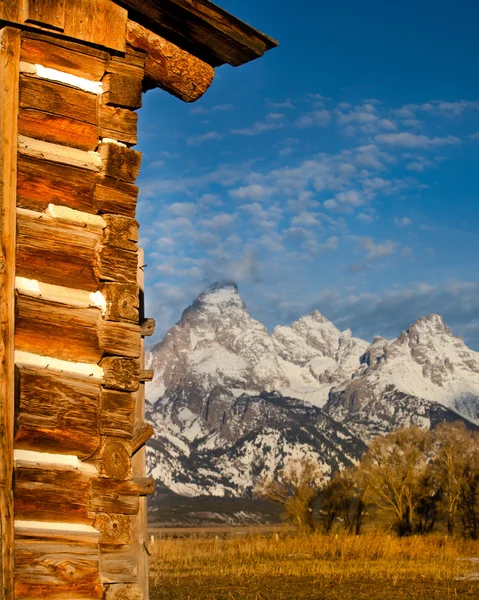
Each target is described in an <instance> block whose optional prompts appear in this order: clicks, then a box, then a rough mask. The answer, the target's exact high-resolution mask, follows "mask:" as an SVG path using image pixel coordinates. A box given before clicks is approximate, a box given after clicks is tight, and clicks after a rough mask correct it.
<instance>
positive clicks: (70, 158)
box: [18, 135, 101, 172]
mask: <svg viewBox="0 0 479 600" xmlns="http://www.w3.org/2000/svg"><path fill="white" fill-rule="evenodd" d="M18 151H19V152H20V154H22V155H23V156H31V157H34V158H41V159H44V160H48V161H51V162H57V163H61V164H64V165H70V166H72V167H79V168H80V169H88V170H89V171H95V172H98V171H99V170H100V167H101V159H100V156H99V155H98V154H97V153H96V152H85V151H84V150H78V149H77V148H70V147H68V146H62V145H60V144H51V143H50V142H44V141H42V140H36V139H34V138H30V137H27V136H24V135H19V136H18Z"/></svg>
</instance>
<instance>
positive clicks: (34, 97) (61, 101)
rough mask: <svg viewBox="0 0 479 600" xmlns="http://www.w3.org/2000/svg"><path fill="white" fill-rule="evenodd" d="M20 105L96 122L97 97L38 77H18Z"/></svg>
mask: <svg viewBox="0 0 479 600" xmlns="http://www.w3.org/2000/svg"><path fill="white" fill-rule="evenodd" d="M20 106H21V108H31V109H35V110H40V111H44V112H46V113H51V114H52V115H58V116H61V117H69V118H70V119H75V120H77V121H82V122H83V123H88V124H90V125H96V124H97V122H98V113H97V98H96V96H95V95H94V94H89V93H88V92H85V91H83V90H79V89H76V88H73V87H70V86H69V85H64V84H62V83H57V82H55V81H47V80H45V79H41V78H39V77H30V76H28V75H22V76H21V77H20Z"/></svg>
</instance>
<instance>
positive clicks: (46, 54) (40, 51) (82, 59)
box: [21, 31, 109, 81]
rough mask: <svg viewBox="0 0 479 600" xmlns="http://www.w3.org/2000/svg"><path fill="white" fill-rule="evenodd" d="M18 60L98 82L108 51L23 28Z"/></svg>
mask: <svg viewBox="0 0 479 600" xmlns="http://www.w3.org/2000/svg"><path fill="white" fill-rule="evenodd" d="M21 60H22V61H25V62H29V63H32V64H39V65H43V66H44V67H48V68H50V69H57V70H58V71H63V72H64V73H70V74H71V75H76V76H77V77H83V78H85V79H89V80H92V81H100V80H101V78H102V77H103V75H104V73H105V70H106V66H107V64H108V61H109V54H108V52H105V51H104V50H98V49H97V48H93V47H92V46H87V45H85V44H79V43H77V42H73V41H70V40H63V39H60V38H55V37H51V36H47V35H44V34H41V33H34V32H30V31H28V32H27V31H24V32H22V52H21Z"/></svg>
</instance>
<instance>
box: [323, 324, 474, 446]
mask: <svg viewBox="0 0 479 600" xmlns="http://www.w3.org/2000/svg"><path fill="white" fill-rule="evenodd" d="M325 410H326V411H327V412H328V414H330V415H331V416H333V417H334V418H335V419H337V420H338V421H340V422H342V423H343V424H345V425H347V426H348V428H349V429H351V430H352V431H355V432H356V433H357V434H358V435H359V437H361V438H362V439H363V440H365V441H367V440H368V439H369V438H370V437H371V436H372V435H374V434H377V433H383V432H386V431H390V430H391V429H395V428H398V427H402V426H404V425H408V424H411V423H413V424H417V425H421V426H424V427H433V426H434V425H435V424H436V423H438V422H441V421H444V420H447V421H451V420H456V419H457V418H458V415H459V416H461V417H464V418H465V419H467V420H468V421H471V422H473V423H476V424H477V423H479V353H478V352H474V351H473V350H470V349H469V348H468V347H467V346H466V344H465V343H464V342H463V340H462V339H461V338H460V337H456V336H454V335H453V334H452V332H451V330H450V329H449V327H447V325H446V324H445V323H444V320H443V319H442V317H440V316H439V315H430V316H429V317H427V318H426V317H421V318H420V319H419V320H418V321H416V323H414V324H413V325H411V326H410V327H409V329H408V330H407V331H403V332H402V333H401V335H400V336H399V337H398V338H397V339H396V340H394V341H392V342H388V341H387V340H386V339H384V338H381V337H377V338H375V339H374V341H373V343H372V344H371V346H369V348H368V349H367V351H366V352H365V354H364V355H363V356H362V357H361V367H360V369H359V372H358V375H357V376H356V377H355V378H354V379H353V380H351V381H345V382H344V383H343V384H342V385H341V386H338V387H335V388H333V389H332V390H331V392H330V396H329V400H328V402H327V405H326V406H325Z"/></svg>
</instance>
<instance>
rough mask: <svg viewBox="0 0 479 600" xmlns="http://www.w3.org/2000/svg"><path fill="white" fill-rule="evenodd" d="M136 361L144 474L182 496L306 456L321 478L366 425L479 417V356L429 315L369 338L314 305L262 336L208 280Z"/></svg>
mask: <svg viewBox="0 0 479 600" xmlns="http://www.w3.org/2000/svg"><path fill="white" fill-rule="evenodd" d="M148 367H149V368H150V369H154V371H155V376H154V379H153V381H152V382H151V383H150V384H148V386H147V400H148V410H147V417H148V418H149V420H150V421H151V422H152V423H153V425H154V428H155V436H154V438H153V439H152V440H151V441H150V443H149V447H148V465H149V470H150V473H151V474H152V476H153V477H154V478H155V480H156V482H157V488H158V489H159V490H163V491H170V492H174V493H176V494H179V495H183V496H200V495H205V494H209V495H212V496H223V497H239V496H241V497H248V496H252V495H253V493H254V487H255V484H256V482H257V481H258V480H259V479H261V478H263V477H265V476H267V475H269V474H271V473H277V472H278V471H279V470H280V469H281V468H282V467H283V466H284V465H285V464H286V463H287V462H288V461H289V460H290V459H296V458H300V457H302V456H304V455H313V456H315V457H316V458H317V460H318V462H319V463H320V464H321V465H322V470H323V473H324V476H328V475H330V474H331V473H332V472H333V471H334V470H336V469H338V468H340V467H341V466H343V465H350V464H353V463H354V462H355V461H356V460H357V459H358V458H359V457H360V456H361V454H362V453H363V452H364V450H365V449H366V447H367V446H366V444H367V443H368V442H369V440H370V439H371V437H373V436H374V435H376V434H378V433H384V432H387V431H390V430H392V429H395V428H398V427H402V426H405V425H408V424H412V423H414V424H419V425H421V426H424V427H433V426H434V425H435V424H437V423H439V422H442V421H446V420H457V419H458V418H462V419H463V420H466V421H467V422H468V423H471V424H472V423H476V422H478V420H479V353H477V352H473V351H472V350H470V349H469V348H467V346H466V345H465V344H464V342H463V341H462V340H461V339H460V338H458V337H454V336H453V335H452V333H451V331H450V330H449V328H448V327H447V326H446V325H445V324H444V322H443V320H442V318H441V317H439V316H437V315H432V316H430V317H428V318H424V317H422V318H421V319H419V320H418V321H417V322H416V323H415V324H413V325H411V326H410V328H409V329H408V330H407V331H405V332H403V333H402V334H401V335H400V336H399V337H398V338H397V339H396V340H393V341H388V340H386V339H384V338H379V337H378V338H375V340H374V341H373V343H372V344H368V343H367V342H366V341H364V340H361V339H358V338H355V337H353V335H352V333H351V331H350V330H346V331H340V330H339V329H338V328H337V327H335V326H334V325H333V324H332V323H331V322H330V321H328V319H327V318H326V317H324V316H323V315H322V314H321V313H320V312H319V311H317V310H315V311H313V312H312V313H311V314H310V315H306V316H304V317H302V318H301V319H299V320H298V321H295V322H294V323H292V324H291V325H290V326H287V327H286V326H281V327H276V328H275V329H274V331H273V333H272V335H270V334H269V332H268V331H267V329H266V328H265V327H264V326H263V325H262V324H261V323H260V322H258V321H256V320H255V319H253V318H252V317H251V316H250V315H249V313H248V311H247V309H246V306H245V304H244V302H243V301H242V299H241V297H240V295H239V293H238V289H237V287H236V286H235V285H234V284H216V285H214V286H212V287H210V288H208V289H207V290H206V291H204V292H203V293H202V294H200V295H199V296H198V298H197V299H196V300H195V301H194V302H193V304H192V305H191V306H189V307H188V308H187V309H186V310H185V311H184V312H183V315H182V317H181V319H180V321H179V322H178V323H177V324H176V325H174V326H173V327H172V328H171V329H170V330H169V331H168V332H167V334H166V335H165V337H164V338H163V340H161V341H160V342H159V343H158V344H156V346H154V347H153V348H152V349H151V351H150V352H149V356H148Z"/></svg>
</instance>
